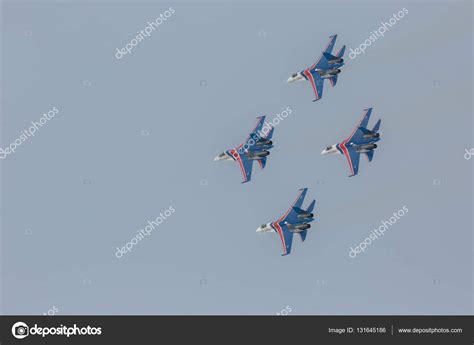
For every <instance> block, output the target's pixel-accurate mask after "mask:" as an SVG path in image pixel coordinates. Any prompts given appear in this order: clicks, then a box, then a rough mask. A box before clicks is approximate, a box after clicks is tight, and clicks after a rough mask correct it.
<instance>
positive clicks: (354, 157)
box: [339, 143, 360, 177]
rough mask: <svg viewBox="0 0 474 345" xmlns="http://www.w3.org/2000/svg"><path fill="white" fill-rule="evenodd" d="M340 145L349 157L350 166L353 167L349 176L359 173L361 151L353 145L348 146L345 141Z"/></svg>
mask: <svg viewBox="0 0 474 345" xmlns="http://www.w3.org/2000/svg"><path fill="white" fill-rule="evenodd" d="M339 146H340V150H341V151H342V153H343V154H344V156H345V157H346V159H347V163H348V164H349V168H350V169H351V173H352V175H349V177H351V176H355V175H357V172H358V171H359V160H360V153H358V152H357V151H356V150H355V149H354V148H352V146H346V144H344V143H342V144H340V145H339Z"/></svg>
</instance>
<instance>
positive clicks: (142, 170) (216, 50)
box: [0, 1, 474, 315]
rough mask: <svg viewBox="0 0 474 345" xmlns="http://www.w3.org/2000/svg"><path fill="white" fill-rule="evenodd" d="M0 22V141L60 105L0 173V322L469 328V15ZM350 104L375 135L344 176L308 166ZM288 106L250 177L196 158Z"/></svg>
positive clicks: (367, 6) (121, 14)
mask: <svg viewBox="0 0 474 345" xmlns="http://www.w3.org/2000/svg"><path fill="white" fill-rule="evenodd" d="M170 6H172V7H173V9H174V10H175V13H174V14H172V16H171V17H170V18H168V19H167V20H166V22H163V23H162V24H161V25H160V26H159V27H158V29H157V30H155V31H153V33H152V34H151V36H149V37H147V38H146V39H144V40H143V41H141V42H140V43H139V44H138V45H137V46H135V47H134V48H133V50H132V51H131V53H129V54H127V55H125V56H123V57H122V59H120V60H117V59H116V58H115V53H116V48H122V47H124V46H125V45H126V44H127V43H128V42H130V40H131V39H132V38H134V37H135V36H136V35H137V31H139V30H143V29H145V27H146V26H147V25H148V24H147V22H148V21H152V20H154V19H155V18H157V17H159V15H160V13H164V11H166V10H167V9H168V8H169V7H170ZM404 7H405V8H406V9H407V10H408V13H407V14H406V15H405V17H404V18H402V19H401V20H400V21H399V22H398V23H397V24H396V25H394V26H393V27H391V28H390V30H389V31H387V32H386V33H385V36H384V37H383V38H379V39H378V40H377V41H376V42H374V43H373V44H372V45H371V46H370V47H368V48H367V50H366V52H365V53H364V54H362V55H359V56H357V58H355V59H353V60H351V59H349V58H348V56H347V54H346V62H347V65H346V66H344V67H343V68H342V69H343V72H342V73H341V75H340V76H339V81H338V84H337V86H336V87H335V88H332V87H331V86H330V84H329V83H326V85H325V89H324V96H323V98H322V99H321V100H320V101H318V102H315V103H313V102H311V101H312V99H313V94H312V90H311V88H310V85H309V84H308V83H306V82H304V83H303V82H302V83H295V84H290V85H288V84H287V83H286V80H287V78H288V76H289V75H290V74H291V73H293V72H297V71H300V70H302V69H304V68H306V67H308V66H310V65H311V64H312V63H313V62H314V61H315V60H316V59H317V58H319V55H320V53H321V51H322V49H323V48H324V47H325V45H326V43H327V39H328V37H329V36H330V35H333V34H338V40H337V42H336V49H339V47H341V46H342V45H343V44H346V45H347V46H348V49H349V48H356V47H357V46H359V45H360V44H361V43H362V42H363V41H364V40H365V39H367V38H368V37H369V35H370V34H371V31H373V30H375V29H377V28H378V27H380V25H381V22H382V21H388V20H389V19H390V17H391V16H392V15H393V14H394V13H397V12H398V11H399V10H401V9H402V8H404ZM2 12H3V13H2V50H1V59H2V71H1V72H2V78H1V82H2V85H1V86H2V88H1V90H2V97H1V100H2V103H1V122H0V129H1V146H2V148H5V147H7V146H8V145H10V143H11V142H13V141H14V140H15V139H16V138H18V137H19V135H20V132H21V131H22V130H24V129H27V128H28V127H29V126H31V121H39V119H40V118H41V116H42V114H43V113H44V112H48V111H49V110H51V109H52V108H53V107H57V108H58V110H59V113H58V114H57V115H56V116H55V117H54V118H52V119H51V120H49V121H48V122H47V124H45V125H44V126H43V127H41V128H40V129H38V131H37V132H36V133H35V136H34V137H31V138H29V139H28V140H27V141H25V142H24V143H23V144H21V146H19V147H17V150H16V151H15V152H14V153H13V154H10V155H8V156H7V157H6V158H5V159H2V160H0V167H1V169H0V171H1V196H2V199H1V213H0V220H1V236H2V238H1V260H2V275H1V278H2V313H3V314H42V313H44V312H47V311H48V310H49V309H51V308H52V307H53V306H55V307H57V309H58V310H59V312H58V314H275V313H277V312H280V311H281V310H282V309H284V308H285V307H286V306H291V309H292V312H291V314H294V315H296V314H472V295H473V292H472V284H473V282H472V272H473V267H472V258H473V255H472V253H473V252H472V245H473V242H472V232H473V220H472V210H473V203H472V195H473V188H472V187H473V183H472V178H473V171H472V164H473V160H474V159H472V160H465V159H464V157H463V155H464V153H465V149H466V148H471V147H473V146H474V143H473V140H472V130H473V124H472V102H471V97H472V91H473V90H472V56H473V55H472V32H473V31H472V4H471V3H470V2H469V1H456V2H452V1H449V2H448V1H438V2H428V1H417V2H398V1H390V2H381V1H370V2H357V3H356V2H348V1H339V2H335V1H334V2H318V1H304V2H303V1H301V2H294V1H280V2H277V3H270V2H266V1H265V2H263V1H261V2H258V1H255V2H237V1H228V2H222V3H219V2H200V3H198V2H195V3H188V2H173V3H171V2H142V3H136V2H126V1H124V2H121V3H112V2H108V1H101V2H72V1H64V2H49V1H48V2H44V1H36V2H33V3H26V2H23V1H14V2H13V1H7V2H2ZM347 52H349V51H347ZM369 106H372V107H374V112H373V115H372V120H371V125H372V124H373V123H375V121H376V120H377V119H378V118H381V119H382V126H381V128H382V140H381V142H380V144H379V148H378V149H377V151H376V153H375V158H374V160H373V162H372V163H370V164H368V163H367V161H366V160H365V159H361V164H360V169H359V175H358V176H356V177H353V178H349V177H348V175H349V170H348V167H347V165H346V164H347V163H346V161H345V159H344V157H342V156H329V157H326V156H321V155H320V152H321V150H322V149H323V148H325V147H326V146H327V145H330V144H334V143H337V142H339V141H341V140H343V139H344V138H346V137H347V136H348V135H349V134H350V132H351V131H352V129H353V127H354V126H355V124H356V122H357V120H358V119H359V117H360V114H361V112H362V110H363V109H364V108H366V107H369ZM287 107H290V108H291V109H292V110H293V112H292V114H291V115H290V116H289V117H287V118H286V119H285V120H284V121H283V122H282V123H280V124H279V125H278V126H277V128H276V130H275V134H274V143H275V148H274V149H273V150H272V153H271V156H270V158H269V160H268V164H267V167H266V168H265V170H263V171H261V170H260V169H259V168H258V167H257V166H255V169H254V174H253V179H252V181H251V182H250V183H247V184H241V183H240V181H241V180H242V176H241V173H240V170H239V168H238V166H237V164H235V163H233V162H219V163H216V162H213V158H214V157H215V156H216V155H217V154H218V153H220V152H222V151H223V150H225V149H228V148H231V147H235V146H237V145H239V144H240V143H241V142H242V141H243V140H244V139H245V137H246V135H247V134H248V132H249V131H250V130H251V128H253V126H254V123H255V118H256V117H257V116H261V115H267V116H268V117H269V118H273V117H274V116H276V114H277V113H279V112H281V111H282V110H284V109H286V108H287ZM302 187H308V188H309V192H308V197H307V200H306V202H305V206H306V205H307V204H308V203H309V202H310V201H311V199H312V198H316V199H317V209H316V210H315V213H316V215H317V220H316V221H315V222H314V223H313V226H312V228H311V229H310V231H309V234H308V237H307V240H306V242H305V243H301V241H300V239H299V238H298V237H295V239H294V242H293V250H292V253H291V255H289V256H286V257H281V256H280V255H281V243H280V240H279V238H278V236H277V235H276V234H265V235H257V234H256V233H255V229H256V228H257V227H258V226H259V225H260V224H262V223H264V222H269V221H274V220H276V219H277V218H278V217H280V216H281V215H282V214H283V213H284V212H285V211H286V209H287V208H288V206H289V205H290V203H291V202H292V201H293V200H294V198H295V196H296V193H297V191H298V189H299V188H302ZM170 206H172V207H173V208H174V209H175V210H176V211H175V213H173V214H172V215H171V216H170V217H169V218H168V219H166V220H165V221H164V222H163V223H162V224H160V225H159V227H157V228H156V229H155V231H154V232H152V234H151V235H150V236H147V237H145V238H144V239H143V240H142V241H140V242H139V243H138V244H137V245H136V246H135V247H134V248H133V250H132V251H131V252H130V253H127V254H125V255H124V256H123V257H122V258H120V259H118V258H117V257H116V256H115V253H116V250H117V249H116V248H117V247H121V246H124V245H125V244H126V243H127V242H128V241H130V240H131V238H132V236H134V235H136V233H137V231H138V230H139V229H142V228H143V227H144V226H145V225H147V221H148V220H153V219H155V218H156V217H157V216H158V215H159V213H160V212H163V211H164V210H166V209H168V208H169V207H170ZM403 206H406V207H407V208H408V209H409V212H408V213H407V214H406V215H405V216H404V217H402V218H401V219H400V220H398V221H397V223H396V224H394V225H393V226H392V227H390V228H389V230H387V232H386V233H385V235H384V236H383V237H381V238H379V239H377V240H376V241H374V242H373V243H372V244H371V245H370V246H368V248H367V249H366V251H365V252H364V253H361V254H360V255H358V256H357V257H356V258H354V259H352V258H350V257H349V250H350V247H351V246H356V245H358V244H359V243H360V242H361V241H363V240H364V238H366V237H367V236H368V235H369V234H370V232H371V231H372V230H373V229H374V228H375V227H377V226H379V224H380V222H381V221H383V220H387V219H388V218H389V217H390V216H391V215H392V213H393V212H396V211H398V210H399V209H401V208H402V207H403Z"/></svg>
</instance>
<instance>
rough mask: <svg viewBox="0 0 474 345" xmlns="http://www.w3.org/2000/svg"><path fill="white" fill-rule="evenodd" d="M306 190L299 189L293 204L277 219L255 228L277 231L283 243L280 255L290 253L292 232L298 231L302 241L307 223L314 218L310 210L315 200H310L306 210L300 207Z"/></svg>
mask: <svg viewBox="0 0 474 345" xmlns="http://www.w3.org/2000/svg"><path fill="white" fill-rule="evenodd" d="M307 191H308V188H303V189H300V193H299V194H298V197H297V198H296V200H295V202H294V203H293V205H291V206H290V208H289V209H288V211H286V213H285V214H284V215H283V216H281V217H280V218H278V220H277V221H275V222H271V223H267V224H262V225H260V226H259V227H258V228H257V232H258V233H265V232H277V233H278V235H280V239H281V243H282V245H283V254H282V256H285V255H288V254H290V253H291V244H292V243H293V234H294V233H298V234H299V235H300V236H301V240H302V241H303V242H304V240H305V239H306V234H307V232H308V229H309V228H310V227H311V224H309V223H311V222H312V221H313V220H314V214H313V213H312V212H313V209H314V205H315V204H316V200H313V201H311V203H310V204H309V206H308V208H307V209H306V210H303V209H302V208H301V206H302V205H303V201H304V198H305V196H306V192H307Z"/></svg>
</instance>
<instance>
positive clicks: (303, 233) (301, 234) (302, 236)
mask: <svg viewBox="0 0 474 345" xmlns="http://www.w3.org/2000/svg"><path fill="white" fill-rule="evenodd" d="M307 233H308V230H303V231H301V232H299V234H300V236H301V241H303V242H304V240H305V239H306V234H307Z"/></svg>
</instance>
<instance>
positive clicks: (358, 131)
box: [321, 108, 381, 177]
mask: <svg viewBox="0 0 474 345" xmlns="http://www.w3.org/2000/svg"><path fill="white" fill-rule="evenodd" d="M371 113H372V108H368V109H364V113H363V116H362V120H361V121H360V123H359V125H358V126H357V127H356V128H355V129H354V131H353V132H352V134H351V135H350V136H349V137H348V138H347V139H346V140H344V141H343V142H342V143H339V144H336V145H331V146H328V147H327V148H326V149H325V150H323V151H322V152H321V154H322V155H325V154H343V155H344V156H346V158H347V163H349V168H350V169H351V173H352V174H351V175H349V177H351V176H355V175H357V172H358V171H359V157H360V154H361V153H365V155H366V156H367V159H368V160H369V162H371V161H372V159H373V158H374V150H375V149H376V148H377V144H375V143H376V142H377V141H379V140H380V133H379V129H380V122H381V120H380V119H379V120H378V121H377V122H376V123H375V126H374V127H373V128H372V130H368V129H367V124H368V123H369V119H370V114H371Z"/></svg>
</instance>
